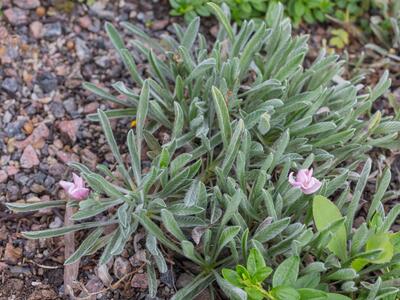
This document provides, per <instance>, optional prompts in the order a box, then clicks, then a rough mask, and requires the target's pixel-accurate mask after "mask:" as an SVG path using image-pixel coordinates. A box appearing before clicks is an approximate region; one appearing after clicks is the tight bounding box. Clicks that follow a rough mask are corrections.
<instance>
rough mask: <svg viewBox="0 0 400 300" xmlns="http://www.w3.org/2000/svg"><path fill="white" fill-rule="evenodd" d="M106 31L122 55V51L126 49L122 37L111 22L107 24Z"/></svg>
mask: <svg viewBox="0 0 400 300" xmlns="http://www.w3.org/2000/svg"><path fill="white" fill-rule="evenodd" d="M105 29H106V32H107V34H108V36H109V38H110V40H111V42H112V43H113V45H114V47H115V49H117V51H118V52H119V53H120V51H121V49H123V48H125V45H124V41H123V40H122V37H121V36H120V34H119V33H118V31H117V30H116V29H115V27H114V25H113V24H111V23H110V22H106V24H105Z"/></svg>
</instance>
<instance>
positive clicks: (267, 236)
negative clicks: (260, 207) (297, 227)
mask: <svg viewBox="0 0 400 300" xmlns="http://www.w3.org/2000/svg"><path fill="white" fill-rule="evenodd" d="M289 223H290V218H284V219H281V220H278V221H275V222H273V223H271V224H268V225H265V226H263V227H262V228H258V229H257V231H256V233H255V234H254V237H253V239H255V240H258V241H259V242H261V243H265V242H267V241H269V240H271V239H273V238H274V237H276V236H277V235H278V234H280V233H281V232H282V231H283V230H285V229H286V228H287V227H288V225H289Z"/></svg>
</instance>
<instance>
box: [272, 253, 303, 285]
mask: <svg viewBox="0 0 400 300" xmlns="http://www.w3.org/2000/svg"><path fill="white" fill-rule="evenodd" d="M299 266H300V258H299V257H298V256H291V257H289V258H287V259H285V260H284V261H283V262H282V263H281V264H280V265H279V266H278V268H277V269H276V270H275V273H274V276H273V277H272V286H273V287H274V288H276V287H279V286H292V285H293V284H294V283H295V282H296V280H297V276H298V274H299Z"/></svg>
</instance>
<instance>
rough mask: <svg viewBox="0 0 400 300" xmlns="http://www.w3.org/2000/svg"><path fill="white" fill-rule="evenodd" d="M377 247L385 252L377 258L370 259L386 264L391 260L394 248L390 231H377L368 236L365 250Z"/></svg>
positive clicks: (376, 262) (372, 261)
mask: <svg viewBox="0 0 400 300" xmlns="http://www.w3.org/2000/svg"><path fill="white" fill-rule="evenodd" d="M376 249H381V250H383V252H382V253H381V254H380V255H379V256H378V257H377V258H376V259H374V260H370V262H371V263H374V264H384V263H387V262H390V260H391V259H392V257H393V250H394V249H393V244H392V243H391V241H390V234H389V233H388V232H382V233H376V234H374V235H372V236H370V237H369V238H368V240H367V244H366V245H365V250H366V251H371V250H376Z"/></svg>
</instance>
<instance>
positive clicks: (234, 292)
mask: <svg viewBox="0 0 400 300" xmlns="http://www.w3.org/2000/svg"><path fill="white" fill-rule="evenodd" d="M224 271H225V272H224ZM228 271H231V272H233V273H234V274H236V272H234V271H232V270H228V269H223V270H222V273H223V275H224V277H225V276H228V277H229V279H230V280H229V279H228V278H226V277H225V279H224V278H222V277H221V276H220V275H219V274H218V273H217V272H215V271H214V276H215V278H216V279H217V283H218V286H219V287H220V288H221V290H222V291H223V292H224V293H225V295H226V296H228V297H229V299H232V300H247V299H248V298H247V294H246V292H245V291H243V290H242V289H240V285H236V284H234V283H233V282H232V281H231V280H232V279H233V277H232V276H230V275H231V274H232V273H230V272H228ZM236 275H237V274H236Z"/></svg>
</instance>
